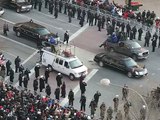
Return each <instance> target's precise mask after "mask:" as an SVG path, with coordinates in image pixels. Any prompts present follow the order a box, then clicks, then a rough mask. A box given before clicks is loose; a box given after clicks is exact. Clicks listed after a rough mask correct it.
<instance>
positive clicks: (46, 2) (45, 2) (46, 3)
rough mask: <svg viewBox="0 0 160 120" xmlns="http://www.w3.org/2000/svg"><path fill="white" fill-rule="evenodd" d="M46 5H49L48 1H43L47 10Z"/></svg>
mask: <svg viewBox="0 0 160 120" xmlns="http://www.w3.org/2000/svg"><path fill="white" fill-rule="evenodd" d="M48 3H49V0H45V1H44V4H45V8H47V7H48Z"/></svg>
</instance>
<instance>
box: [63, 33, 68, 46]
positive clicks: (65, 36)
mask: <svg viewBox="0 0 160 120" xmlns="http://www.w3.org/2000/svg"><path fill="white" fill-rule="evenodd" d="M68 41H69V33H68V31H66V32H65V33H64V41H63V42H67V44H68Z"/></svg>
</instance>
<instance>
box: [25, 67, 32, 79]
mask: <svg viewBox="0 0 160 120" xmlns="http://www.w3.org/2000/svg"><path fill="white" fill-rule="evenodd" d="M29 73H31V71H30V70H29V69H28V68H26V70H25V71H24V75H27V78H28V80H30V78H29Z"/></svg>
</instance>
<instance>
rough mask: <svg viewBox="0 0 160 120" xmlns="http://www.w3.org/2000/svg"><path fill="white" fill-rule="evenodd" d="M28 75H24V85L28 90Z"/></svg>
mask: <svg viewBox="0 0 160 120" xmlns="http://www.w3.org/2000/svg"><path fill="white" fill-rule="evenodd" d="M28 81H29V80H28V77H27V75H24V76H23V85H24V88H25V89H26V90H27V87H28Z"/></svg>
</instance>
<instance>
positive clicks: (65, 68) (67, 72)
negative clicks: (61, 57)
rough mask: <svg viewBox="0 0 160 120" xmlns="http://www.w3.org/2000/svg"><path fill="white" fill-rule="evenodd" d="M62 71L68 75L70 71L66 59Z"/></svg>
mask: <svg viewBox="0 0 160 120" xmlns="http://www.w3.org/2000/svg"><path fill="white" fill-rule="evenodd" d="M63 72H64V74H66V75H69V74H70V73H71V69H70V66H69V63H68V62H67V61H64V66H63Z"/></svg>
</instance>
